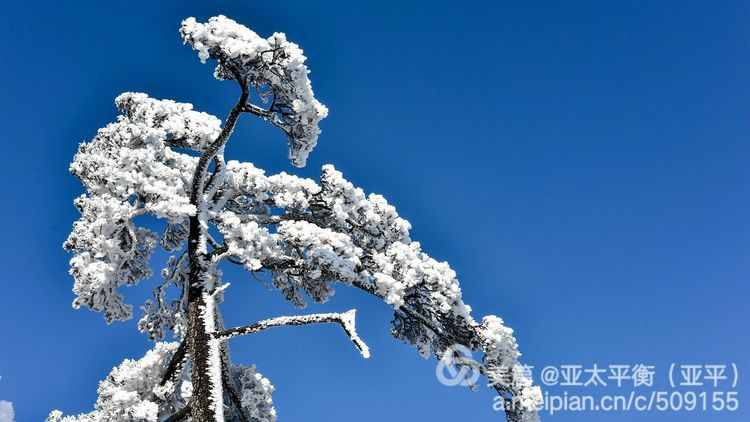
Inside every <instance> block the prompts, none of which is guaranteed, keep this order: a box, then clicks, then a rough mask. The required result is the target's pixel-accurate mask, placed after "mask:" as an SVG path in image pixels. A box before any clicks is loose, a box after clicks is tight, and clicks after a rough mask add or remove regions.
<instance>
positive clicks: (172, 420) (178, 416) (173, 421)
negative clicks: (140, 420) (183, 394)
mask: <svg viewBox="0 0 750 422" xmlns="http://www.w3.org/2000/svg"><path fill="white" fill-rule="evenodd" d="M190 408H191V406H190V403H188V404H186V405H185V407H183V408H182V409H180V410H178V411H177V412H175V413H174V414H172V416H170V417H168V418H167V419H164V422H179V421H181V420H185V419H186V418H187V417H188V416H190Z"/></svg>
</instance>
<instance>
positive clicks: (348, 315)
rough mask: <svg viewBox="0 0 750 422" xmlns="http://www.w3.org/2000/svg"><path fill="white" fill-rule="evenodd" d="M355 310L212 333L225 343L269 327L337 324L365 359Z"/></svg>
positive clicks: (274, 320) (366, 350)
mask: <svg viewBox="0 0 750 422" xmlns="http://www.w3.org/2000/svg"><path fill="white" fill-rule="evenodd" d="M356 312H357V310H356V309H351V310H349V311H347V312H344V313H326V314H312V315H297V316H283V317H277V318H271V319H265V320H263V321H258V322H256V323H255V324H251V325H246V326H243V327H235V328H230V329H227V330H224V331H220V332H217V333H214V338H216V339H218V340H220V341H225V340H229V339H231V338H234V337H238V336H243V335H247V334H254V333H257V332H260V331H263V330H267V329H269V328H271V327H281V326H287V325H307V324H324V323H337V324H339V325H340V326H341V328H343V329H344V332H346V335H347V336H349V339H350V340H351V341H352V343H354V346H355V347H356V348H357V349H359V351H360V353H361V354H362V357H364V358H365V359H367V358H369V357H370V348H369V347H367V344H365V342H364V341H362V339H361V338H359V335H357V329H356V326H355V322H354V320H355V315H356Z"/></svg>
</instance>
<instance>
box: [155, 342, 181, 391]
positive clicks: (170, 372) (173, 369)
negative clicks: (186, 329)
mask: <svg viewBox="0 0 750 422" xmlns="http://www.w3.org/2000/svg"><path fill="white" fill-rule="evenodd" d="M186 351H187V341H185V340H182V343H180V346H179V347H178V348H177V350H176V351H175V352H174V355H172V360H170V361H169V365H167V370H166V372H164V375H163V376H162V377H161V382H160V383H159V385H162V386H163V385H164V384H166V383H167V382H168V381H169V380H171V379H172V377H173V376H175V375H178V374H179V372H180V370H181V369H182V363H183V362H184V361H185V354H186Z"/></svg>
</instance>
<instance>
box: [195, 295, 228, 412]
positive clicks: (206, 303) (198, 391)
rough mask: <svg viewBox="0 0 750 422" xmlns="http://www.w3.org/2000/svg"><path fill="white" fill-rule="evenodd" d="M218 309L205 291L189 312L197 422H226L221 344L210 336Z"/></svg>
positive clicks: (198, 296)
mask: <svg viewBox="0 0 750 422" xmlns="http://www.w3.org/2000/svg"><path fill="white" fill-rule="evenodd" d="M215 306H216V305H215V303H214V298H213V296H211V295H210V294H209V293H207V292H205V291H202V292H201V294H200V295H197V297H195V298H194V300H191V301H190V305H189V311H188V318H189V323H190V327H191V328H190V331H191V333H190V339H191V346H192V347H191V348H192V350H193V373H192V382H193V399H192V400H193V401H192V411H191V416H192V418H193V421H196V422H224V399H223V397H224V392H223V389H222V382H221V371H222V368H221V350H220V343H219V342H218V341H217V340H214V339H213V338H212V337H211V333H212V332H213V331H214V329H215V327H214V312H215Z"/></svg>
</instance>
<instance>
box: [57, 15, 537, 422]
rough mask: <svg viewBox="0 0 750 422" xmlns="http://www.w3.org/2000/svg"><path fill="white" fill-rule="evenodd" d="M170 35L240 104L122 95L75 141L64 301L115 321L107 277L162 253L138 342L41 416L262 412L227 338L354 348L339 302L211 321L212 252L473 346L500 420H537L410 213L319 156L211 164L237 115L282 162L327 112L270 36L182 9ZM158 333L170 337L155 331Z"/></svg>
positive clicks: (218, 289) (499, 326) (317, 294)
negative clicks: (287, 333)
mask: <svg viewBox="0 0 750 422" xmlns="http://www.w3.org/2000/svg"><path fill="white" fill-rule="evenodd" d="M180 34H181V35H182V39H183V40H184V42H185V43H187V44H189V45H190V46H192V48H193V49H194V50H196V51H197V52H198V56H199V58H200V60H201V61H202V62H205V61H207V60H209V59H210V60H213V61H215V62H216V69H215V71H214V76H215V77H216V78H218V79H220V80H226V81H232V82H233V83H236V84H237V86H238V87H239V91H240V95H239V99H238V100H237V103H236V104H234V106H233V107H232V108H231V110H230V111H229V114H228V116H227V117H226V119H225V121H224V123H223V125H222V123H221V121H220V120H219V119H218V118H216V117H214V116H211V115H209V114H206V113H201V112H197V111H194V110H193V106H192V105H190V104H185V103H178V102H175V101H171V100H158V99H154V98H150V97H149V96H148V95H146V94H141V93H124V94H122V95H120V96H118V97H117V98H116V100H115V104H116V105H117V109H118V110H119V112H120V114H119V116H118V117H117V120H116V121H115V122H113V123H110V124H109V125H107V126H106V127H104V128H102V129H100V130H99V131H98V132H97V134H96V136H94V138H93V139H92V140H90V141H89V142H84V143H82V144H81V145H80V147H79V150H78V152H77V154H76V155H75V158H74V160H73V163H72V164H71V166H70V170H71V172H72V173H73V174H74V175H75V176H76V177H77V178H78V179H80V180H81V182H82V183H83V185H84V187H85V191H86V192H85V194H83V195H81V196H80V197H79V198H77V199H76V200H75V205H76V207H77V208H78V210H79V211H80V213H81V217H80V219H79V220H78V221H76V222H75V223H74V225H73V229H72V232H71V233H70V236H69V238H68V240H67V241H66V242H65V248H66V249H67V250H69V251H71V252H72V253H73V254H74V256H73V258H72V259H71V261H70V265H71V268H70V273H71V275H72V276H73V278H74V279H75V284H74V287H73V292H74V293H75V296H76V297H75V300H74V302H73V306H74V307H75V308H79V307H81V306H84V307H88V308H90V309H92V310H94V311H98V312H101V313H102V314H103V315H104V318H105V319H106V320H107V322H112V321H115V320H126V319H129V318H131V317H132V314H133V311H132V306H130V305H127V304H126V303H125V302H124V299H123V297H122V295H121V294H120V292H119V288H120V287H121V286H123V285H134V284H137V283H138V282H139V281H140V280H142V279H145V278H148V277H150V276H151V275H152V272H151V269H150V267H149V258H150V256H151V254H152V252H153V250H154V249H155V248H156V247H157V246H161V247H162V248H164V249H165V250H167V251H169V252H171V253H173V254H174V255H173V256H172V257H171V258H170V259H169V261H168V262H167V263H166V267H165V268H164V269H163V270H162V275H163V282H162V283H161V285H160V286H159V287H158V288H156V289H155V293H154V297H153V299H150V300H148V301H147V302H146V303H145V304H144V305H143V306H142V309H143V310H144V314H143V316H142V318H141V319H140V321H139V324H138V327H139V329H140V330H141V331H142V332H144V333H146V334H148V335H149V336H150V338H151V339H153V340H154V341H155V344H154V346H153V348H152V349H151V350H149V351H148V352H147V353H146V354H145V356H144V357H142V358H141V359H138V360H129V359H128V360H125V361H124V362H123V363H121V364H120V365H119V366H117V367H115V368H114V369H113V370H112V372H111V373H110V374H109V376H108V377H107V378H106V379H105V380H104V381H102V382H101V383H100V385H99V390H98V393H99V395H98V399H97V401H96V404H95V409H94V410H93V411H92V412H90V413H87V414H82V415H78V416H63V415H62V414H61V412H59V411H53V412H52V413H51V414H50V416H49V418H48V420H49V421H65V422H72V421H150V422H151V421H179V420H192V421H196V422H198V421H200V422H204V421H206V422H208V421H211V422H218V421H243V422H246V421H262V422H272V421H275V420H276V411H275V409H274V407H273V403H272V401H271V393H272V392H273V386H272V384H271V383H270V381H269V380H268V379H266V378H265V377H263V376H262V375H261V374H260V373H258V372H257V371H256V369H255V367H254V366H241V365H235V364H233V363H232V362H231V361H230V358H229V354H228V351H227V348H226V343H227V341H229V340H230V339H231V338H233V337H236V336H241V335H247V334H252V333H255V332H258V331H261V330H265V329H268V328H271V327H276V326H284V325H302V324H318V323H333V324H338V325H340V326H341V327H342V328H343V330H344V332H345V334H346V335H348V336H349V338H350V339H351V341H352V342H353V344H354V345H355V346H356V347H357V349H359V351H360V352H361V354H362V356H364V357H365V358H366V357H368V356H369V350H368V348H367V345H366V344H365V343H364V342H363V341H362V340H361V339H360V338H359V336H358V335H357V332H356V330H355V324H354V316H355V314H354V310H351V311H348V312H344V313H329V314H313V315H303V316H290V317H278V318H272V319H268V320H264V321H260V322H256V323H254V324H251V325H247V326H244V327H236V328H225V327H224V326H223V324H222V318H221V314H220V311H219V305H220V303H221V302H222V299H223V295H224V294H226V291H225V288H226V286H227V285H226V284H224V283H223V282H222V277H221V271H220V265H221V264H223V263H225V262H228V263H232V264H236V265H240V266H242V267H244V268H245V269H247V271H250V272H261V271H262V272H267V273H269V274H270V275H271V277H272V280H273V286H274V287H275V288H276V289H278V290H279V291H280V292H281V293H282V294H283V295H284V297H285V298H286V299H288V300H289V301H291V302H292V303H293V304H295V305H297V306H303V305H304V296H307V297H309V298H311V299H312V300H314V301H316V302H324V301H326V299H328V298H329V297H330V296H331V294H332V293H333V284H334V283H341V284H343V285H346V286H351V287H355V288H358V289H361V290H363V291H364V292H366V293H368V294H371V295H374V296H377V297H379V298H382V299H383V300H384V301H385V302H386V303H387V304H389V305H390V306H392V307H393V308H394V310H395V314H394V319H393V326H392V332H393V335H394V336H395V337H396V338H398V339H400V340H403V341H405V342H408V343H410V344H413V345H414V346H416V348H417V349H418V350H419V352H420V353H421V354H422V355H423V356H426V357H427V356H431V355H434V356H438V357H441V356H442V355H443V353H445V351H446V350H451V349H450V348H451V347H452V346H453V345H463V346H465V347H467V348H469V349H471V350H473V351H477V352H483V353H484V357H483V360H482V362H481V364H479V365H480V366H481V368H480V369H481V371H482V372H483V373H484V374H485V375H486V376H487V377H488V378H489V379H490V380H492V381H493V383H492V385H493V387H494V388H495V389H496V390H497V391H498V393H500V394H501V395H502V396H503V397H504V398H505V400H506V404H507V409H508V410H507V411H506V415H507V418H508V420H510V421H531V420H535V419H536V418H537V416H536V412H535V408H536V406H537V404H538V403H539V401H540V398H541V393H540V390H539V389H538V387H534V386H532V384H531V380H530V379H529V378H528V376H526V375H525V373H524V371H523V369H522V368H521V367H520V366H519V364H518V356H519V352H518V347H517V344H516V340H515V338H514V337H513V334H512V330H511V329H510V328H507V327H506V326H505V325H504V324H503V321H502V320H501V319H500V318H498V317H496V316H487V317H484V318H483V319H482V321H481V322H477V321H475V320H474V318H472V316H471V313H470V311H471V309H470V308H469V306H467V305H466V304H464V302H463V300H462V297H461V289H460V287H459V284H458V280H457V279H456V274H455V272H454V271H453V270H452V269H451V268H450V266H448V264H447V263H444V262H438V261H436V260H434V259H433V258H431V257H429V256H428V255H427V254H425V253H424V252H423V251H422V249H421V247H420V245H419V243H417V242H414V241H412V240H411V239H410V237H409V229H410V224H409V223H408V222H407V221H406V220H404V219H403V218H401V217H399V215H398V214H397V213H396V210H395V208H394V207H393V206H391V205H390V204H389V203H388V202H387V201H386V200H385V199H384V198H383V197H382V196H380V195H375V194H370V195H365V194H364V192H363V191H362V189H359V188H356V187H355V186H353V185H352V183H350V182H349V181H347V180H346V179H344V177H343V175H342V174H341V173H340V172H338V171H337V170H336V169H334V167H333V166H331V165H326V166H324V167H323V170H322V174H321V177H320V181H319V182H315V181H313V180H309V179H303V178H298V177H295V176H292V175H289V174H286V173H280V174H276V175H272V176H268V175H266V174H265V173H264V171H263V170H260V169H258V168H256V167H255V166H254V165H253V164H251V163H241V162H238V161H226V160H225V157H224V147H225V145H226V144H227V142H228V141H229V139H230V137H231V135H232V131H233V129H234V127H235V125H236V124H237V122H238V120H239V119H240V118H241V117H242V116H243V115H246V114H247V115H250V116H254V117H258V118H260V119H261V120H264V121H266V122H268V123H270V124H272V125H274V126H276V127H277V128H279V129H281V130H282V131H283V132H284V133H285V134H286V136H287V138H288V141H289V158H290V160H291V162H292V163H293V164H294V165H295V166H298V167H302V166H304V165H305V161H306V158H307V156H308V154H309V153H310V151H311V150H312V149H313V148H314V147H315V144H316V142H317V139H318V135H319V133H320V130H319V129H318V122H319V121H320V120H321V119H323V118H324V117H326V115H327V113H328V110H327V109H326V107H325V106H324V105H323V104H321V103H320V102H318V100H316V99H315V97H314V95H313V90H312V87H311V84H310V81H309V79H308V73H309V72H308V69H307V66H306V65H305V56H304V55H303V52H302V50H301V49H300V48H299V47H298V46H297V45H296V44H294V43H292V42H289V41H288V40H287V39H286V36H285V35H284V34H282V33H276V34H273V35H272V36H270V37H268V38H262V37H260V36H258V35H257V34H256V33H254V32H253V31H251V30H249V29H248V28H246V27H244V26H242V25H240V24H238V23H236V22H234V21H233V20H231V19H228V18H226V17H224V16H217V17H213V18H211V19H209V20H208V22H206V23H199V22H197V21H196V20H195V19H194V18H189V19H186V20H185V21H183V22H182V25H181V27H180ZM252 98H259V99H258V100H257V101H255V102H256V103H257V104H254V103H253V101H252ZM145 214H147V215H150V216H153V217H156V218H158V219H162V220H165V221H166V228H165V229H164V231H163V233H159V234H157V233H155V232H153V231H151V230H149V229H147V228H145V227H138V226H137V225H136V224H135V222H134V218H135V217H137V216H141V215H145ZM212 233H213V235H212ZM217 233H218V234H217ZM168 292H174V293H173V294H171V295H168ZM170 297H171V299H170ZM167 332H171V333H172V335H173V336H174V338H175V340H176V341H173V342H163V339H164V337H165V334H166V333H167Z"/></svg>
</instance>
